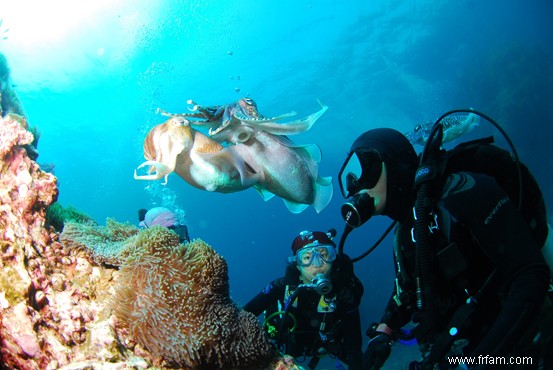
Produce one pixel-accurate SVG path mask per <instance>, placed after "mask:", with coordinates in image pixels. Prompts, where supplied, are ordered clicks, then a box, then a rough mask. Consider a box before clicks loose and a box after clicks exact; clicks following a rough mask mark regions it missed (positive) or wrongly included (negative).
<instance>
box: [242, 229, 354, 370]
mask: <svg viewBox="0 0 553 370" xmlns="http://www.w3.org/2000/svg"><path fill="white" fill-rule="evenodd" d="M334 235H335V230H331V231H329V232H328V233H325V232H321V231H314V232H310V231H303V232H302V233H301V234H300V235H299V236H297V237H296V238H295V239H294V242H293V243H292V250H293V252H294V257H290V261H291V262H292V263H290V264H289V265H288V266H287V268H286V273H285V276H284V277H282V278H279V279H276V280H274V281H272V282H271V283H270V284H269V285H268V286H267V287H266V288H265V289H264V290H263V291H262V292H261V293H259V294H258V295H257V296H255V297H254V298H253V299H252V300H250V301H249V302H248V303H247V304H246V305H245V306H244V310H246V311H248V312H252V313H253V314H254V315H256V316H259V315H260V314H261V313H263V312H265V323H264V326H265V327H266V328H267V329H268V333H269V335H270V336H271V338H272V339H273V340H274V341H275V343H276V345H277V347H279V349H281V348H280V347H283V351H284V353H285V354H288V355H291V356H293V357H294V358H296V359H300V360H301V358H302V357H312V358H311V361H310V362H309V364H308V367H309V369H315V367H316V366H317V363H318V361H319V359H320V357H322V356H324V355H327V354H328V355H330V356H333V357H338V358H339V359H340V360H341V361H343V362H344V363H346V364H347V365H348V367H349V369H354V370H358V369H361V355H362V348H361V345H362V335H361V323H360V318H359V303H360V302H361V297H362V295H363V285H362V284H361V282H360V281H359V279H357V277H356V276H355V275H354V272H353V264H352V263H351V261H349V258H348V257H347V256H345V255H344V256H337V255H336V251H335V244H334V242H333V241H332V237H333V236H334ZM282 317H285V318H286V319H285V320H282Z"/></svg>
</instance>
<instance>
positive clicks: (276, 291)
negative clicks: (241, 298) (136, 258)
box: [242, 279, 285, 316]
mask: <svg viewBox="0 0 553 370" xmlns="http://www.w3.org/2000/svg"><path fill="white" fill-rule="evenodd" d="M284 289H285V286H284V283H283V281H282V279H277V280H274V281H272V282H271V283H270V284H268V285H267V286H266V287H265V289H263V290H262V291H261V292H260V293H259V294H257V295H256V296H255V297H253V298H252V299H251V300H250V301H249V302H248V303H246V304H245V305H244V307H242V308H243V309H244V310H245V311H248V312H251V313H253V314H254V315H255V316H259V315H261V314H262V313H263V311H265V310H266V309H267V308H269V307H270V306H271V305H275V304H276V302H277V301H278V300H282V299H284Z"/></svg>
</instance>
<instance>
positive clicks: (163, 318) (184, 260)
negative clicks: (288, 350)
mask: <svg viewBox="0 0 553 370" xmlns="http://www.w3.org/2000/svg"><path fill="white" fill-rule="evenodd" d="M120 273H121V277H120V279H119V281H118V283H117V285H116V290H115V296H114V301H113V302H114V312H115V315H116V316H117V317H118V319H119V320H120V323H121V324H122V326H123V327H124V328H126V329H127V330H128V331H129V333H130V335H131V337H132V338H134V339H135V340H136V341H137V342H138V343H140V344H141V345H143V346H144V347H146V348H147V349H148V350H149V351H150V352H151V353H152V354H154V355H157V356H160V357H162V358H163V359H164V360H166V361H167V362H169V363H174V364H178V365H180V366H185V367H186V368H191V369H197V368H202V369H231V368H232V369H234V368H242V369H244V368H250V369H260V368H262V367H263V366H267V365H268V364H269V363H270V362H271V361H272V360H274V358H275V356H276V355H275V353H274V350H273V348H272V347H271V345H270V344H269V342H268V341H267V339H266V337H265V335H264V333H263V330H262V328H261V326H260V325H259V323H258V322H257V319H256V318H255V317H254V316H253V315H251V314H249V313H247V312H245V311H241V310H239V309H238V308H237V307H236V305H234V303H233V302H232V300H231V299H230V297H229V284H228V272H227V264H226V262H225V260H224V259H223V257H221V256H220V255H219V254H217V253H216V252H215V251H214V250H213V249H212V248H211V247H210V246H208V245H207V244H206V243H205V242H203V241H201V240H199V239H196V240H194V241H193V242H191V243H187V244H186V245H183V244H178V240H177V239H176V238H175V235H174V234H173V233H171V232H170V231H168V230H167V229H165V228H162V227H160V226H155V227H153V228H150V229H147V230H144V231H142V232H141V233H140V234H139V235H138V236H137V237H136V239H135V245H134V247H132V249H131V250H129V251H128V257H127V259H126V260H125V262H124V263H123V264H122V266H121V269H120Z"/></svg>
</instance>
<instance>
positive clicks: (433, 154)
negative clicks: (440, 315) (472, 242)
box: [414, 121, 443, 317]
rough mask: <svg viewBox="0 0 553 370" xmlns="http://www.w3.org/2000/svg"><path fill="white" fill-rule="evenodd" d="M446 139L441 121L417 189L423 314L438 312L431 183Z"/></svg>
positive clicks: (416, 234) (431, 139) (419, 173)
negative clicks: (429, 230)
mask: <svg viewBox="0 0 553 370" xmlns="http://www.w3.org/2000/svg"><path fill="white" fill-rule="evenodd" d="M442 138H443V127H442V125H441V124H439V121H438V122H437V123H436V124H435V125H434V127H433V128H432V131H431V133H430V136H429V137H428V142H427V145H426V146H425V148H424V151H423V153H422V154H421V159H420V166H419V168H418V170H417V173H416V175H415V188H416V189H417V199H416V202H415V209H414V212H415V227H414V237H415V243H416V269H417V280H416V285H417V288H416V293H417V307H418V309H419V310H423V312H429V313H430V317H431V316H432V311H434V310H435V309H436V306H437V304H436V299H435V297H434V295H435V294H436V286H437V283H436V275H435V273H434V264H433V261H434V255H435V253H434V246H433V244H432V242H431V240H430V235H429V232H428V227H429V225H430V221H431V212H432V206H433V203H432V199H433V197H432V192H433V191H434V189H432V187H431V184H430V182H431V181H432V180H433V179H434V178H435V177H436V175H437V172H438V168H437V159H438V157H439V155H440V148H441V144H442Z"/></svg>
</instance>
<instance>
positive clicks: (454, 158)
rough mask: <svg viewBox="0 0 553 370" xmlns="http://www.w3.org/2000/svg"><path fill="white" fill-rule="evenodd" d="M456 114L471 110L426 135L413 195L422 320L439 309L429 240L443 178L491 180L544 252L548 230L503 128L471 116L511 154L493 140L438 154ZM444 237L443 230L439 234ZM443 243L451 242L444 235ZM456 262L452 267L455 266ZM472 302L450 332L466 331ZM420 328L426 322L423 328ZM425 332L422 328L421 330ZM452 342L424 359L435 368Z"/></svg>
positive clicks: (535, 191) (445, 339) (534, 189)
mask: <svg viewBox="0 0 553 370" xmlns="http://www.w3.org/2000/svg"><path fill="white" fill-rule="evenodd" d="M457 112H465V113H466V112H473V111H472V110H470V111H469V110H457V111H451V112H448V113H446V114H444V115H442V117H440V118H439V119H438V120H437V121H436V124H435V125H434V128H433V130H432V132H431V134H430V137H429V139H428V142H427V145H426V147H425V149H424V151H423V153H422V154H421V157H420V163H421V165H420V166H419V169H418V170H417V173H416V177H415V189H416V191H417V197H416V201H415V209H414V215H415V225H414V228H413V233H412V234H413V237H414V241H415V243H416V254H417V256H416V260H417V261H416V262H417V263H416V265H417V276H416V285H417V287H416V290H417V307H418V309H419V310H420V311H421V312H422V313H423V314H425V315H423V317H424V316H426V317H427V318H431V317H433V316H435V314H436V311H437V310H438V309H439V307H438V303H437V302H438V299H437V286H438V281H437V276H436V273H435V270H434V266H433V263H434V262H433V261H434V256H436V254H437V250H436V246H435V245H434V244H433V240H432V238H431V237H430V232H429V228H431V227H432V226H433V225H432V222H433V221H434V220H435V219H434V216H433V215H434V213H433V212H434V210H435V208H436V204H437V202H438V199H439V196H440V191H441V189H442V187H443V185H444V183H445V181H446V179H447V177H448V176H449V175H451V174H453V173H456V172H474V173H481V174H486V175H489V176H491V177H493V178H494V179H495V180H496V182H497V183H498V185H499V186H500V187H501V188H502V189H503V190H504V191H505V192H506V193H507V195H508V196H509V198H510V199H511V200H512V201H513V202H514V203H515V204H517V205H518V208H519V211H520V212H521V214H522V216H523V217H524V219H525V220H526V221H527V223H528V225H529V227H530V228H531V230H532V234H533V237H534V240H535V241H536V243H537V244H538V245H539V246H540V247H543V246H544V245H545V244H546V240H547V237H548V230H549V228H548V225H547V215H546V208H545V202H544V199H543V195H542V192H541V190H540V188H539V186H538V184H537V182H536V180H535V178H534V177H533V176H532V174H531V173H530V171H529V170H528V168H527V167H526V166H525V165H524V164H523V163H521V162H520V160H519V159H518V155H517V154H516V150H515V148H514V146H513V145H512V142H511V140H510V139H509V138H508V136H507V135H506V133H505V132H504V131H503V130H502V129H501V127H500V126H499V125H498V124H497V123H495V121H494V120H493V119H491V118H490V117H488V116H486V115H484V114H482V113H480V112H475V113H477V114H478V115H480V116H482V117H484V118H486V119H487V120H488V121H489V122H491V123H492V124H494V126H496V128H497V129H498V130H499V131H500V132H501V133H502V134H503V136H504V137H505V139H506V140H507V142H508V143H509V145H510V146H511V149H512V154H511V153H509V152H508V151H506V150H504V149H501V148H499V147H497V146H496V145H493V138H491V137H489V138H484V139H479V140H474V141H469V142H465V143H462V144H460V145H458V146H457V147H455V148H453V149H451V150H448V151H446V150H444V149H443V148H442V140H441V139H442V130H443V128H442V127H441V125H440V121H441V120H442V119H443V118H445V117H446V116H448V115H450V114H453V113H457ZM442 233H443V230H442ZM444 236H445V238H446V239H449V237H450V235H448V233H447V230H446V232H445V235H444ZM456 262H459V261H452V264H455V263H456ZM495 275H496V271H495V270H494V271H493V272H492V273H491V274H490V275H489V277H488V279H486V281H485V283H484V284H483V286H482V288H481V289H480V290H479V292H483V291H485V290H488V289H489V287H490V286H491V285H493V280H494V278H495ZM473 298H475V297H471V299H469V300H468V301H467V303H466V304H464V305H462V306H461V307H460V308H459V309H458V310H457V311H456V312H455V313H454V315H453V317H452V319H451V322H450V325H449V326H450V327H452V328H455V327H457V328H459V327H461V326H462V325H464V322H465V321H467V319H468V317H470V316H471V314H472V312H473V310H474V309H475V305H476V303H475V302H476V300H475V299H473ZM423 323H424V322H423ZM420 326H421V328H420V332H421V333H423V332H425V331H426V330H428V328H430V327H431V326H432V322H431V320H430V322H428V323H427V324H426V325H420ZM425 326H426V327H425ZM452 338H453V336H451V335H448V333H444V335H443V336H442V338H441V339H440V340H438V341H436V343H439V345H437V344H436V343H435V345H434V348H433V350H432V352H431V354H430V355H429V357H428V358H427V362H428V363H430V364H431V363H434V361H437V359H439V358H441V356H443V355H444V353H445V352H446V351H447V350H448V349H449V347H450V346H451V344H452V342H453V339H452Z"/></svg>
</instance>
